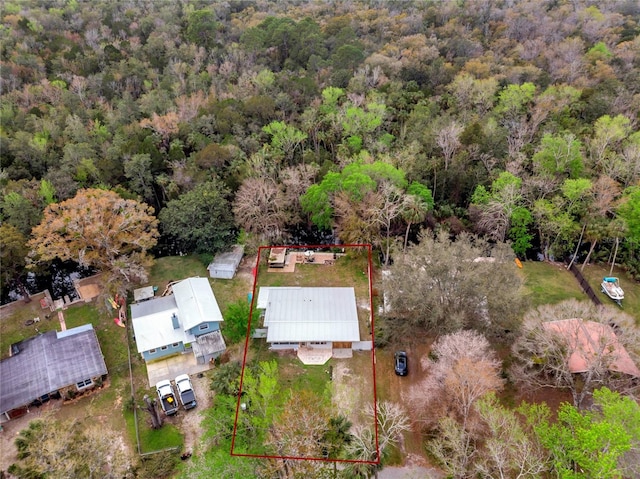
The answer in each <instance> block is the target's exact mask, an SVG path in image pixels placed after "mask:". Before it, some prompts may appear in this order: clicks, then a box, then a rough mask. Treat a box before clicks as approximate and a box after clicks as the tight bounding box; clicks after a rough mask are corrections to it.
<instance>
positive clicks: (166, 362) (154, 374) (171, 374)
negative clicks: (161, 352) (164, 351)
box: [147, 352, 210, 387]
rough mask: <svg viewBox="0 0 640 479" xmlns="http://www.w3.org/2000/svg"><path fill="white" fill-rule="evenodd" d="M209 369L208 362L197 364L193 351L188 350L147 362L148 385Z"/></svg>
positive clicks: (152, 385) (151, 385)
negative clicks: (184, 352)
mask: <svg viewBox="0 0 640 479" xmlns="http://www.w3.org/2000/svg"><path fill="white" fill-rule="evenodd" d="M209 369H210V367H209V364H198V363H197V362H196V358H195V356H194V355H193V353H191V352H189V353H186V354H178V355H176V356H171V357H170V358H167V359H160V360H158V361H153V362H151V363H147V378H148V379H149V386H150V387H154V386H155V385H156V383H158V381H162V380H163V379H168V380H173V379H175V378H176V376H179V375H180V374H189V375H192V374H197V373H201V372H204V371H208V370H209Z"/></svg>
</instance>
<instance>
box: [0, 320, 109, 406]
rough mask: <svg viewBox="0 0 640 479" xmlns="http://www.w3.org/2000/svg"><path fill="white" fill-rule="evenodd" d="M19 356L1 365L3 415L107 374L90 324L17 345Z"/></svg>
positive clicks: (0, 389) (16, 355)
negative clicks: (58, 391) (42, 397)
mask: <svg viewBox="0 0 640 479" xmlns="http://www.w3.org/2000/svg"><path fill="white" fill-rule="evenodd" d="M17 347H18V349H19V353H18V354H15V355H14V356H11V357H9V358H7V359H4V360H2V361H0V413H2V412H6V411H10V410H12V409H15V408H18V407H21V406H25V405H27V404H29V403H31V402H32V401H33V400H34V399H37V398H39V397H41V396H43V395H45V394H48V393H50V392H54V391H57V390H58V389H61V388H64V387H66V386H71V385H73V384H76V383H78V382H80V381H83V380H85V379H90V378H94V377H97V376H102V375H104V374H107V366H106V364H105V362H104V357H103V356H102V350H101V349H100V344H99V343H98V338H97V336H96V332H95V331H94V329H93V326H91V324H86V325H84V326H79V327H77V328H72V329H68V330H66V331H61V332H57V331H48V332H46V333H43V334H39V335H38V336H34V337H32V338H28V339H25V340H24V341H22V342H20V343H18V344H17Z"/></svg>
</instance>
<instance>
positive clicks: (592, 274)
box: [582, 264, 640, 326]
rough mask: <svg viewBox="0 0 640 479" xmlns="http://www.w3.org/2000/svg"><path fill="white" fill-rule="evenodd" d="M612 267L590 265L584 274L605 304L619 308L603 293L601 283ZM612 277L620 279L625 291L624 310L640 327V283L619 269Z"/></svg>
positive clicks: (616, 269) (614, 270) (614, 271)
mask: <svg viewBox="0 0 640 479" xmlns="http://www.w3.org/2000/svg"><path fill="white" fill-rule="evenodd" d="M609 271H610V267H609V266H607V265H600V264H589V265H587V266H585V268H584V271H583V272H582V274H583V275H584V277H585V278H586V280H587V281H588V282H589V285H590V286H591V287H592V288H593V290H594V291H595V292H596V294H597V295H598V297H599V298H600V299H601V300H602V303H603V304H609V305H612V306H615V307H616V308H617V307H618V306H617V305H616V303H615V302H614V301H612V300H611V299H610V298H609V297H608V296H607V295H606V294H604V293H602V292H601V288H600V283H601V282H602V278H603V277H605V276H609ZM612 276H617V277H618V278H620V286H621V287H622V289H623V290H624V299H623V300H622V309H623V311H625V312H626V313H628V314H630V315H631V316H634V317H635V318H636V324H637V325H639V326H640V283H638V282H635V281H633V280H630V279H629V278H627V276H625V274H624V272H623V271H621V270H620V269H619V268H614V269H613V273H612Z"/></svg>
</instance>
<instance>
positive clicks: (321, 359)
mask: <svg viewBox="0 0 640 479" xmlns="http://www.w3.org/2000/svg"><path fill="white" fill-rule="evenodd" d="M331 356H333V350H331V349H316V348H309V347H306V346H300V347H299V348H298V359H299V360H300V361H302V364H309V365H312V364H313V365H320V364H324V363H326V362H327V361H329V359H331Z"/></svg>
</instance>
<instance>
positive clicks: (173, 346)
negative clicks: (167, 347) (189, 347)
mask: <svg viewBox="0 0 640 479" xmlns="http://www.w3.org/2000/svg"><path fill="white" fill-rule="evenodd" d="M178 346H180V343H173V344H172V345H171V347H172V348H177V347H178Z"/></svg>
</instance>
